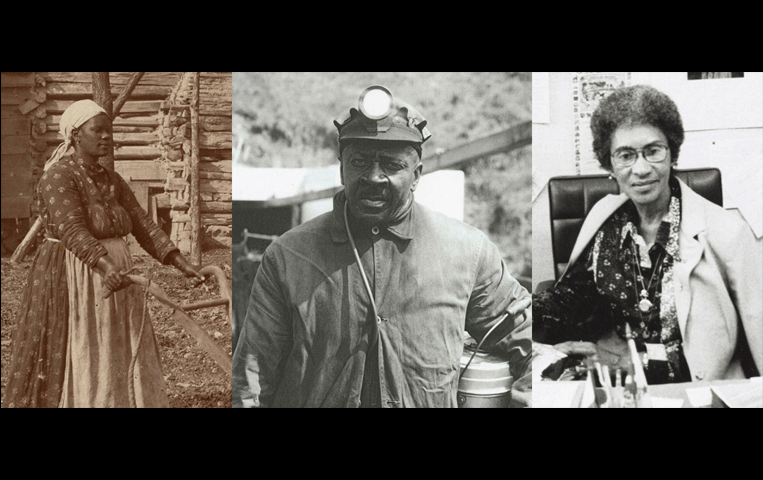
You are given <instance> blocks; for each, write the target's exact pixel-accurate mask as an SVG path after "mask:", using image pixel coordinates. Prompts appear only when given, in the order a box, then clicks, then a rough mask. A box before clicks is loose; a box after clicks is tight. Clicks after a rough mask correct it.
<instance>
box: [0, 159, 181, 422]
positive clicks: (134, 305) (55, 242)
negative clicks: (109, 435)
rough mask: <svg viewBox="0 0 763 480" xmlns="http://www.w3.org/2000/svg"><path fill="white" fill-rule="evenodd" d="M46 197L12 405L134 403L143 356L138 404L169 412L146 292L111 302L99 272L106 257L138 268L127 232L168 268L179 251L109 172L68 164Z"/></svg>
mask: <svg viewBox="0 0 763 480" xmlns="http://www.w3.org/2000/svg"><path fill="white" fill-rule="evenodd" d="M37 193H38V199H39V200H38V201H39V202H40V212H41V217H42V219H43V222H44V229H45V237H46V239H45V241H44V242H43V243H42V245H41V246H40V247H39V248H38V250H37V253H36V254H35V257H34V260H33V262H32V267H31V269H30V272H29V276H28V279H27V288H26V289H25V291H24V294H23V296H22V301H21V305H20V309H19V312H18V314H17V318H16V321H15V322H14V332H13V353H12V359H11V364H10V368H9V377H8V385H7V387H6V395H5V397H4V399H3V407H58V406H72V407H86V406H102V407H106V406H117V407H118V406H128V396H127V368H128V367H127V366H128V364H129V362H130V360H131V357H132V355H133V353H134V352H135V351H136V350H137V351H138V352H139V355H138V362H137V366H136V369H135V377H136V381H135V392H136V401H137V403H138V405H139V406H166V404H167V399H166V394H165V392H164V384H163V378H162V376H161V362H160V361H159V354H158V348H157V347H156V343H155V339H154V335H153V331H152V330H151V327H150V321H149V320H148V319H147V320H146V323H147V326H146V329H145V331H144V334H143V337H142V340H140V343H139V340H138V331H139V327H140V323H141V321H142V319H143V317H142V316H143V291H142V289H141V288H140V287H138V286H135V285H133V286H130V287H128V288H125V289H123V290H120V291H119V292H116V293H114V294H113V295H112V296H111V297H110V298H109V299H103V298H102V293H103V292H102V290H101V289H102V285H101V279H100V274H99V273H96V272H94V270H93V268H94V267H95V265H96V263H97V262H98V260H99V259H100V258H101V257H102V256H104V255H109V258H110V259H111V260H112V262H114V263H116V264H117V266H118V267H119V269H120V270H127V269H128V268H130V266H131V257H130V254H129V251H128V250H127V246H126V244H125V242H124V240H123V238H122V237H124V236H126V235H127V234H128V233H132V234H133V235H134V236H135V238H136V240H137V241H138V243H139V244H140V245H141V246H142V247H143V248H144V249H145V250H146V251H147V252H148V253H149V254H151V255H152V256H153V257H154V258H156V259H157V260H159V261H160V262H162V263H164V261H165V259H166V258H167V255H168V254H169V253H170V252H172V251H173V250H177V248H176V247H175V245H174V244H173V243H172V242H171V241H170V239H169V238H168V237H167V235H166V234H165V233H164V232H163V231H162V230H161V229H160V228H159V227H158V226H157V225H156V224H155V223H153V221H152V220H151V219H150V217H149V216H148V215H147V214H146V212H145V210H143V209H142V208H141V206H140V204H139V203H138V201H137V200H136V198H135V196H134V194H133V193H132V191H131V190H130V188H129V186H128V185H127V183H126V182H125V181H124V180H123V179H122V177H120V176H119V175H118V174H116V173H114V172H110V171H108V170H106V169H104V168H103V167H101V166H100V165H90V164H87V163H84V162H83V161H82V160H79V161H75V160H74V159H72V158H71V157H64V158H62V159H61V160H60V161H59V162H57V163H56V164H54V165H53V166H52V167H51V168H50V169H48V171H46V172H45V174H43V176H42V177H41V178H40V182H39V184H38V186H37ZM138 345H140V347H138Z"/></svg>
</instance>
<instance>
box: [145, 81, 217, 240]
mask: <svg viewBox="0 0 763 480" xmlns="http://www.w3.org/2000/svg"><path fill="white" fill-rule="evenodd" d="M191 80H192V76H191V73H190V72H186V73H184V74H183V75H182V76H181V78H180V79H179V80H178V82H177V84H176V85H175V86H174V88H173V90H172V93H171V94H170V96H169V98H168V99H167V102H165V103H164V105H163V108H162V112H161V113H160V120H161V128H160V129H159V132H158V133H159V137H160V139H161V148H162V163H163V165H164V166H165V169H166V172H167V175H166V182H165V189H166V191H167V192H168V194H169V202H168V203H169V208H170V213H169V217H170V219H171V223H172V227H171V234H170V238H171V239H172V241H173V242H175V244H176V245H177V246H178V248H180V250H181V251H183V252H184V253H187V252H189V251H190V241H191V217H190V215H189V208H190V174H191V172H190V163H191V138H192V132H191V124H190V118H191V115H190V110H189V105H190V104H191V101H192V97H193V85H192V81H191ZM231 95H232V76H231V73H230V72H223V73H215V72H201V73H200V75H199V177H200V180H199V192H200V193H199V195H200V199H199V209H200V212H201V214H200V216H201V233H202V235H201V236H200V237H201V240H202V244H203V246H205V247H210V246H226V247H230V246H231V226H232V197H231V192H232V189H231V185H232V182H231V178H232V176H231V171H232V155H231V145H232V134H231V125H232V105H231Z"/></svg>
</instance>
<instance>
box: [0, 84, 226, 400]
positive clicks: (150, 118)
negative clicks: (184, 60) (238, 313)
mask: <svg viewBox="0 0 763 480" xmlns="http://www.w3.org/2000/svg"><path fill="white" fill-rule="evenodd" d="M231 78H232V75H231V73H230V72H227V73H226V72H3V73H2V406H3V408H57V407H62V408H89V407H95V408H106V407H110V408H130V407H132V408H135V407H138V408H159V407H172V408H229V407H230V406H231V381H230V378H231V360H230V359H231V353H232V352H231V334H232V312H231V296H232V294H231V292H232V291H231V278H232V270H231V255H230V251H231V250H230V249H231V228H232V186H231V185H232V182H231V175H232V173H231V166H232V142H231V91H232V84H231Z"/></svg>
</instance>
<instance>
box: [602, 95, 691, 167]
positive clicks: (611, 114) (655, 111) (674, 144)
mask: <svg viewBox="0 0 763 480" xmlns="http://www.w3.org/2000/svg"><path fill="white" fill-rule="evenodd" d="M623 125H651V126H653V127H656V128H659V129H660V130H661V131H662V133H663V134H664V135H665V137H666V138H667V139H668V147H669V148H670V154H671V158H672V160H673V161H675V160H678V154H679V152H680V151H681V144H682V143H683V142H684V126H683V122H681V114H679V113H678V107H677V106H676V104H675V102H674V101H673V100H672V99H671V98H670V97H669V96H667V95H666V94H664V93H662V92H661V91H659V90H657V89H656V88H654V87H651V86H649V85H633V86H631V87H623V88H618V89H617V90H615V91H614V92H612V93H611V94H610V95H609V96H607V97H606V98H604V99H603V100H602V101H601V102H600V103H599V106H598V107H597V108H596V110H595V111H594V112H593V115H592V116H591V133H592V134H593V151H594V153H595V154H596V158H597V159H598V160H599V164H600V165H601V166H602V167H603V168H604V169H605V170H607V171H612V159H611V157H610V149H611V147H612V135H613V134H614V133H615V131H616V130H617V129H618V128H619V127H621V126H623Z"/></svg>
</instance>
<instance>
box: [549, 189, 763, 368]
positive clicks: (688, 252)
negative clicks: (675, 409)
mask: <svg viewBox="0 0 763 480" xmlns="http://www.w3.org/2000/svg"><path fill="white" fill-rule="evenodd" d="M679 184H680V187H681V204H682V212H681V226H680V230H679V241H678V246H679V252H680V255H679V256H680V261H677V262H676V263H675V265H674V267H673V275H674V281H675V283H676V286H675V305H676V314H677V316H678V325H679V328H680V330H681V337H682V338H683V344H682V345H683V350H684V355H685V356H686V361H687V363H688V364H689V369H690V371H691V375H692V380H716V379H732V378H744V377H745V375H744V373H743V370H742V367H741V362H740V360H741V359H740V357H741V354H742V350H743V349H746V347H744V342H743V341H742V335H744V336H745V337H746V341H747V343H748V345H749V350H750V352H751V353H752V355H751V357H752V363H754V365H755V366H756V367H757V370H758V372H761V371H763V370H761V368H763V296H761V291H763V242H762V241H761V240H760V239H756V238H755V235H754V234H753V232H752V230H751V229H750V227H749V226H748V225H747V223H746V222H745V221H744V220H743V219H742V218H741V217H740V216H739V215H738V213H737V212H731V211H727V210H725V209H723V208H722V207H719V206H718V205H716V204H714V203H712V202H709V201H708V200H706V199H704V198H702V197H701V196H700V195H698V194H697V193H695V192H694V191H693V190H692V189H691V188H689V187H688V186H687V185H686V184H685V183H683V182H681V181H680V180H679ZM627 201H628V197H627V196H626V195H625V194H619V195H607V196H606V197H604V198H603V199H601V200H600V201H599V202H598V203H596V205H594V206H593V208H592V209H591V211H590V212H589V213H588V216H586V219H585V222H584V223H583V226H582V227H581V230H580V234H579V235H578V238H577V241H576V242H575V246H574V247H573V250H572V254H571V256H570V261H569V263H568V266H567V270H569V269H570V268H571V266H572V265H574V264H575V262H576V261H578V259H579V258H580V255H581V253H582V252H583V251H584V250H585V249H586V247H587V245H588V244H589V243H590V241H591V240H592V239H593V237H594V236H595V235H596V232H598V231H599V229H600V228H601V226H602V225H603V224H604V222H605V221H606V220H607V219H608V218H609V217H610V216H611V215H612V214H613V213H614V212H616V211H617V209H618V208H620V207H621V206H622V205H623V204H624V203H625V202H627ZM581 261H582V260H581ZM565 274H566V271H565ZM561 278H564V275H562V277H561ZM560 280H561V279H560Z"/></svg>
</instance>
